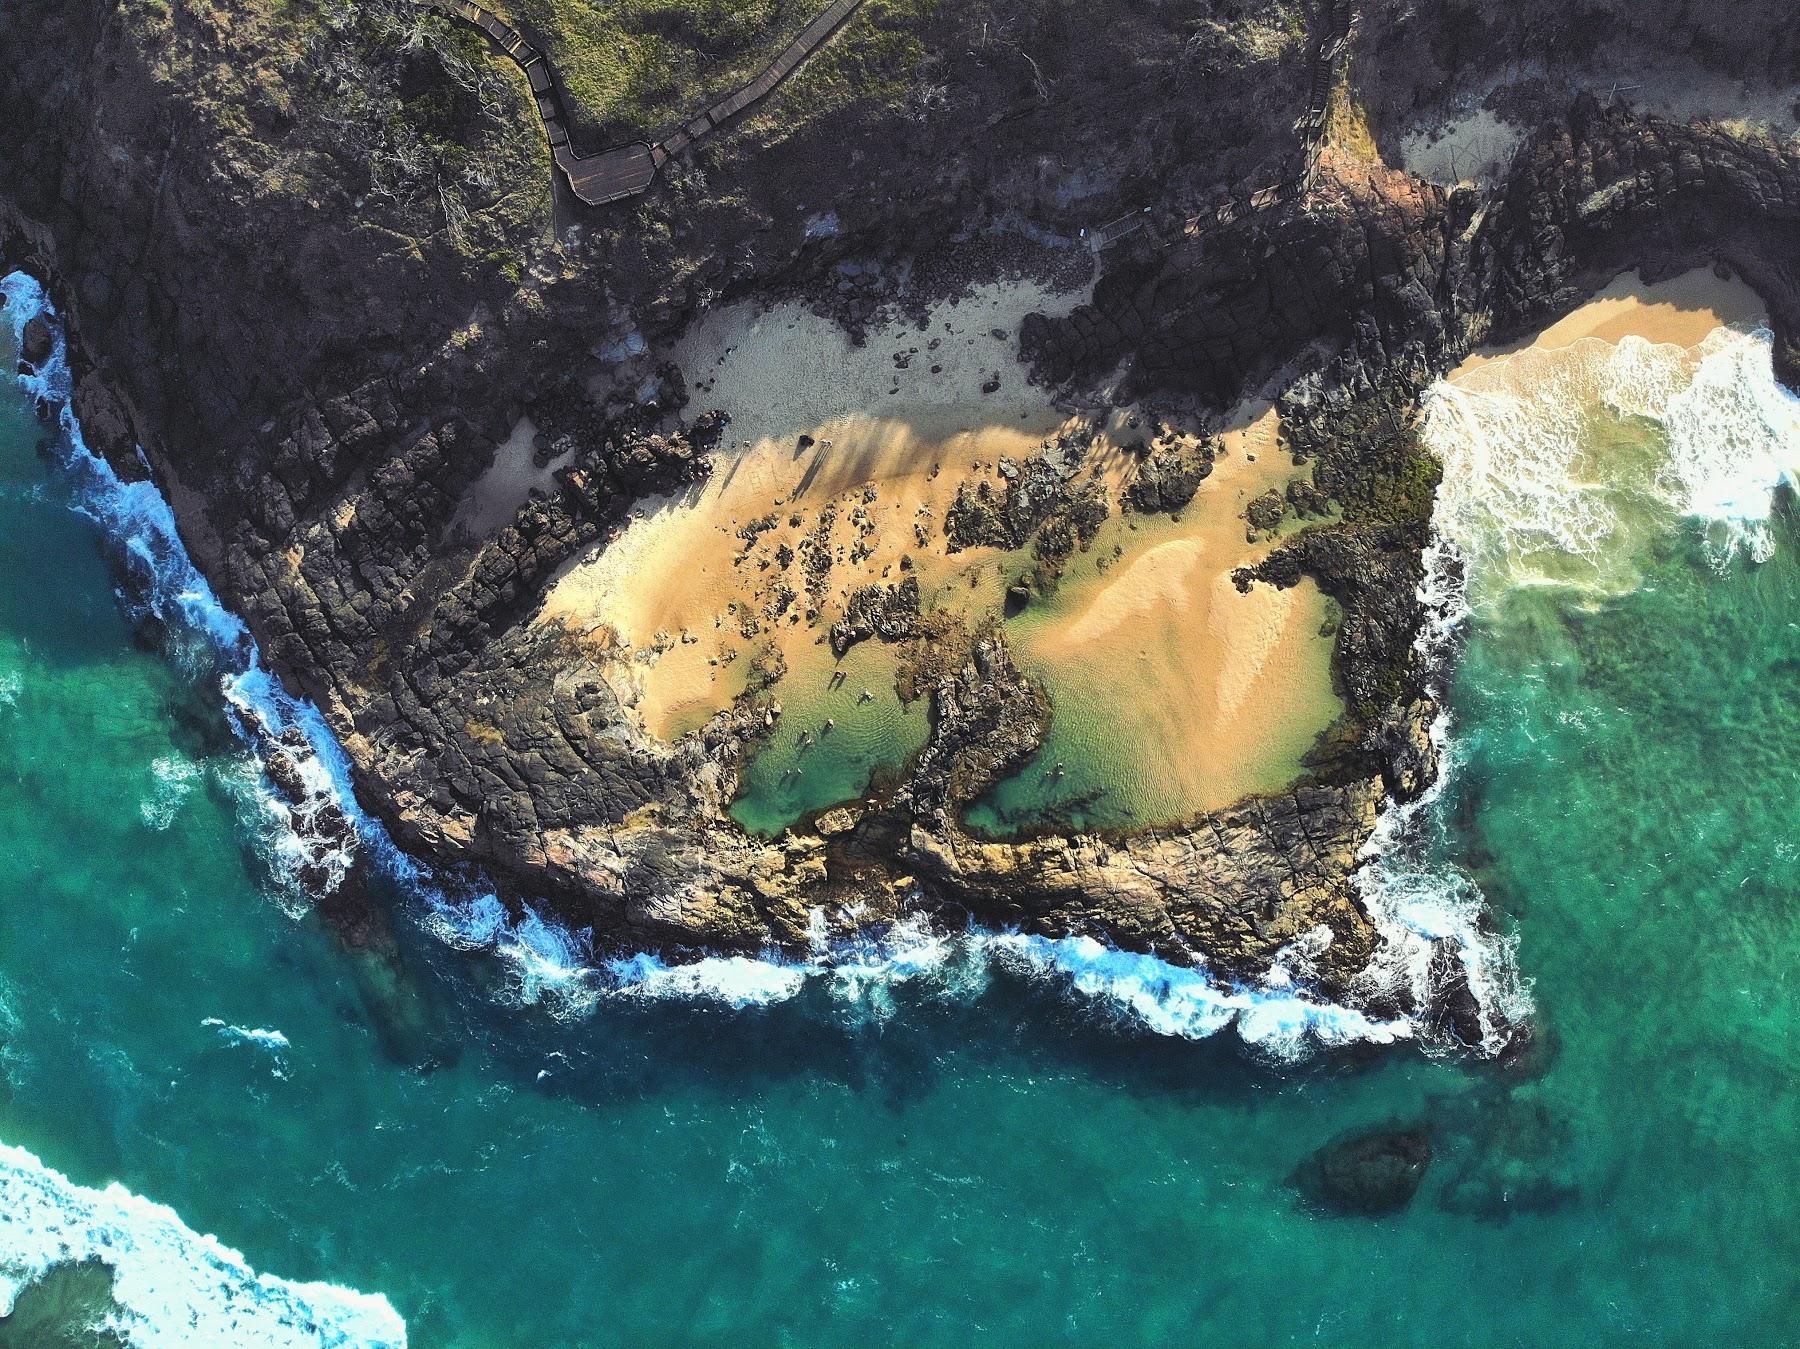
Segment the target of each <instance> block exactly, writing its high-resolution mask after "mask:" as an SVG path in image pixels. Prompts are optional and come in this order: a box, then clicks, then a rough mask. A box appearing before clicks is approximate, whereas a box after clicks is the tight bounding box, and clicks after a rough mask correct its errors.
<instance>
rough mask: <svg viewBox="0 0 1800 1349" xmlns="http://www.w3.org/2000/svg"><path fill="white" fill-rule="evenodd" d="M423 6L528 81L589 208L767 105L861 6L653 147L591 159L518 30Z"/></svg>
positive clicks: (839, 9)
mask: <svg viewBox="0 0 1800 1349" xmlns="http://www.w3.org/2000/svg"><path fill="white" fill-rule="evenodd" d="M420 2H421V3H422V4H424V5H425V6H426V7H427V8H429V9H435V10H439V11H441V12H442V13H445V14H449V15H451V16H452V17H454V18H457V19H461V20H462V21H463V22H464V23H466V24H469V25H471V26H472V27H474V28H477V29H479V30H480V31H481V32H483V33H485V34H486V35H487V36H488V38H490V39H491V40H492V41H493V42H494V44H495V45H496V46H498V47H499V48H500V50H501V51H503V52H505V53H506V55H507V56H509V57H511V58H512V60H513V61H514V63H515V64H517V65H518V67H519V69H520V70H522V71H524V72H525V78H526V79H527V80H529V81H530V82H531V96H532V97H533V98H534V99H535V100H536V101H537V109H538V117H539V118H540V119H541V120H542V121H543V123H544V136H545V138H546V139H547V140H548V141H549V142H550V155H551V158H553V159H554V160H555V161H556V166H557V168H559V169H561V170H562V171H563V174H564V176H565V177H567V178H568V180H569V188H570V190H571V191H573V192H574V194H575V195H576V197H578V198H579V199H580V200H582V201H584V202H586V203H587V204H588V205H590V206H601V205H604V204H605V203H607V202H611V201H618V200H620V199H621V198H624V197H633V196H636V195H637V194H638V193H640V192H642V191H644V190H645V189H646V188H648V187H649V186H650V184H651V183H652V182H654V181H655V180H656V173H657V170H658V169H660V168H662V166H663V165H664V164H666V163H667V162H668V161H669V160H670V159H671V158H673V157H674V156H675V155H678V154H680V153H681V152H682V151H683V150H685V149H687V148H688V147H689V146H690V145H692V144H693V143H694V142H695V141H697V140H699V139H700V138H701V137H702V136H704V135H706V134H707V133H708V132H710V131H713V130H715V129H716V128H718V127H721V126H723V125H724V124H725V123H726V122H729V121H730V120H731V119H732V118H734V117H736V116H737V115H738V114H740V113H742V112H745V111H747V110H749V109H750V108H753V107H755V106H756V104H758V103H760V102H761V101H762V100H763V99H765V98H767V97H768V96H769V95H770V94H771V93H773V92H774V91H775V88H776V86H778V85H779V84H780V83H781V82H782V81H783V80H785V79H786V78H787V77H788V76H789V75H792V74H793V73H794V71H796V70H797V69H799V67H800V65H801V63H802V62H804V61H805V60H806V58H807V57H809V56H811V55H812V54H813V53H814V52H816V51H817V50H818V49H819V48H820V47H822V46H824V45H825V42H826V40H827V39H829V38H830V37H831V35H832V34H833V33H835V32H837V30H838V29H840V28H842V27H843V26H844V25H845V24H846V23H848V22H849V21H850V16H851V15H853V14H854V13H856V11H857V9H858V8H860V7H861V5H862V2H863V0H832V3H831V4H829V5H827V6H826V7H825V9H824V10H823V11H822V12H821V13H819V14H818V15H817V16H815V17H814V19H813V21H812V22H811V23H809V24H807V25H806V27H805V28H803V29H801V30H800V33H799V35H798V36H797V37H795V39H794V40H793V41H792V42H790V43H788V45H787V46H786V47H784V48H783V49H782V51H781V54H780V55H779V56H777V57H776V58H775V59H774V60H773V61H771V62H770V63H769V64H768V66H767V67H765V68H764V70H763V72H762V73H761V74H760V75H758V76H757V77H756V78H755V79H753V80H751V81H750V82H749V83H748V84H746V85H744V87H743V88H741V89H739V90H737V91H736V92H735V93H731V94H727V95H726V96H725V97H724V98H721V99H719V100H718V101H717V102H716V103H713V104H711V105H710V106H708V107H707V108H706V109H705V110H704V111H702V112H701V113H700V114H699V115H698V116H696V117H694V118H691V119H690V120H689V121H688V122H686V123H685V124H683V125H682V126H681V127H680V128H679V129H678V130H676V131H674V132H672V133H670V134H669V135H668V136H666V137H664V138H663V139H662V140H661V141H658V142H657V143H656V144H654V145H652V144H651V143H650V142H648V141H632V142H630V143H628V144H625V145H616V146H614V147H613V148H611V149H610V150H602V151H600V152H599V153H598V154H592V155H583V154H578V153H576V150H575V146H574V144H573V143H572V142H571V141H570V139H569V118H568V112H567V110H566V109H565V108H564V107H563V103H562V95H561V93H560V85H559V84H558V82H557V79H556V74H555V71H554V69H553V68H552V67H551V65H550V61H549V58H548V57H546V56H545V55H544V54H543V53H542V52H541V51H539V50H538V49H537V48H536V47H534V46H532V45H531V44H530V43H529V42H527V41H526V40H525V39H524V38H523V37H521V36H520V35H519V32H518V30H517V29H516V28H514V27H512V25H511V24H509V23H507V22H506V21H505V20H504V19H502V18H500V17H499V16H498V15H497V14H495V13H493V11H491V10H487V9H483V8H482V7H481V6H480V5H477V4H474V3H472V0H420Z"/></svg>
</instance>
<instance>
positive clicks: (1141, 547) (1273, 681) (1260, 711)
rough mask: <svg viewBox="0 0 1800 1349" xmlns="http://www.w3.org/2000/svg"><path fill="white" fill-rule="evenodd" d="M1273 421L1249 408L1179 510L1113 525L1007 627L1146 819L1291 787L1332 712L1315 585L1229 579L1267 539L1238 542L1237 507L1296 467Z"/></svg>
mask: <svg viewBox="0 0 1800 1349" xmlns="http://www.w3.org/2000/svg"><path fill="white" fill-rule="evenodd" d="M1276 430H1277V422H1276V416H1275V412H1274V409H1273V408H1271V407H1268V406H1267V405H1266V404H1263V405H1259V406H1255V407H1251V408H1247V409H1245V411H1244V412H1243V413H1241V414H1240V416H1239V417H1238V418H1237V419H1236V420H1235V422H1234V424H1233V425H1232V426H1231V427H1228V428H1227V430H1226V432H1225V433H1224V436H1223V437H1222V439H1223V440H1224V444H1225V448H1226V454H1225V456H1224V457H1222V458H1221V459H1220V460H1219V461H1218V463H1217V465H1216V466H1215V468H1214V470H1213V473H1212V475H1211V476H1210V477H1209V478H1208V479H1207V480H1206V481H1205V482H1204V483H1203V484H1202V485H1201V488H1200V492H1199V494H1198V495H1197V496H1196V497H1195V499H1194V501H1193V502H1192V503H1191V504H1190V505H1189V506H1188V508H1187V509H1186V510H1184V511H1182V512H1181V513H1180V519H1178V520H1175V519H1170V518H1169V517H1167V516H1158V517H1143V516H1126V517H1122V518H1115V519H1113V520H1110V521H1108V522H1107V525H1106V526H1105V528H1104V529H1103V530H1102V531H1101V534H1100V536H1099V538H1098V539H1096V541H1095V544H1094V547H1093V549H1092V550H1091V552H1090V554H1089V555H1088V557H1087V558H1085V559H1082V560H1080V561H1078V562H1077V564H1076V565H1075V566H1074V567H1072V568H1071V570H1070V573H1069V575H1068V576H1067V577H1066V578H1065V580H1064V582H1063V585H1062V586H1061V587H1060V588H1059V589H1058V592H1057V594H1056V596H1055V597H1054V598H1053V599H1052V600H1051V601H1049V602H1048V603H1047V604H1045V605H1044V606H1043V607H1042V608H1041V609H1039V610H1034V611H1032V612H1029V613H1028V614H1027V615H1026V616H1025V617H1024V618H1023V619H1021V620H1019V621H1017V622H1015V623H1014V624H1013V625H1012V630H1013V632H1014V634H1015V637H1014V641H1015V646H1016V649H1017V651H1018V654H1019V659H1020V662H1021V664H1022V665H1023V667H1024V668H1026V669H1027V670H1029V671H1030V672H1031V673H1033V674H1034V675H1036V676H1037V677H1039V678H1040V679H1042V680H1043V681H1044V683H1045V685H1046V687H1047V688H1048V689H1049V691H1050V696H1051V699H1052V702H1053V704H1054V705H1055V707H1056V709H1057V711H1058V713H1059V714H1060V715H1063V716H1064V717H1068V718H1073V719H1075V720H1077V721H1080V722H1082V723H1085V724H1087V725H1090V726H1093V727H1094V728H1095V735H1094V736H1093V738H1092V742H1091V744H1088V745H1086V746H1084V747H1083V752H1086V753H1090V754H1096V755H1099V756H1101V757H1103V758H1104V759H1108V760H1114V761H1115V762H1116V764H1117V770H1116V772H1115V773H1113V774H1110V776H1116V777H1121V778H1128V779H1129V783H1128V785H1122V786H1121V787H1120V788H1119V790H1122V791H1125V792H1127V793H1128V794H1129V795H1130V796H1131V797H1132V798H1133V804H1134V806H1135V808H1136V809H1137V810H1138V812H1139V814H1140V816H1141V817H1142V818H1145V819H1159V818H1173V817H1176V816H1179V815H1185V814H1192V813H1194V812H1197V811H1203V810H1211V809H1216V808H1218V807H1221V806H1226V805H1229V804H1231V803H1232V802H1233V801H1236V800H1239V799H1241V798H1242V797H1244V796H1245V795H1247V794H1249V793H1251V792H1256V791H1268V790H1274V789H1276V788H1279V787H1282V786H1284V785H1286V784H1287V783H1288V782H1290V781H1292V780H1293V778H1294V777H1295V776H1296V773H1297V763H1298V759H1299V757H1300V755H1301V754H1303V753H1304V752H1305V750H1306V749H1307V748H1308V747H1309V746H1310V745H1311V744H1312V742H1313V741H1314V740H1316V739H1317V738H1318V736H1319V734H1320V733H1321V732H1322V731H1324V730H1325V728H1326V727H1327V726H1328V725H1330V723H1331V722H1332V720H1333V719H1334V718H1335V717H1336V716H1337V715H1338V713H1339V712H1340V711H1341V707H1340V705H1339V703H1338V700H1337V698H1336V697H1335V695H1334V694H1333V693H1332V691H1331V645H1332V644H1331V640H1330V639H1329V638H1328V637H1325V636H1322V635H1321V632H1320V629H1321V627H1322V626H1323V625H1324V623H1325V620H1326V617H1327V611H1328V602H1327V600H1326V599H1325V597H1324V596H1323V595H1322V594H1321V593H1320V592H1319V590H1318V588H1317V587H1316V586H1314V585H1313V584H1312V583H1311V582H1304V583H1302V584H1301V585H1299V586H1296V587H1294V588H1293V589H1291V590H1276V589H1275V588H1273V587H1271V586H1266V585H1257V586H1252V587H1251V588H1250V590H1249V591H1247V592H1240V591H1239V590H1238V589H1237V587H1236V586H1235V585H1234V584H1233V583H1232V580H1231V574H1232V572H1233V571H1235V570H1236V569H1237V568H1239V567H1242V566H1246V565H1249V564H1251V563H1254V562H1256V561H1258V560H1259V559H1261V558H1262V557H1264V556H1266V555H1267V553H1268V552H1269V551H1270V550H1271V549H1272V548H1273V547H1275V546H1276V544H1275V542H1274V541H1264V542H1260V543H1254V544H1253V543H1249V542H1247V541H1246V536H1245V524H1244V519H1243V515H1244V510H1245V508H1246V507H1247V506H1248V505H1249V503H1250V502H1251V500H1253V499H1254V498H1255V497H1257V496H1260V495H1261V494H1262V493H1264V492H1266V491H1269V490H1271V489H1274V490H1281V489H1283V488H1285V486H1286V484H1287V483H1288V482H1289V481H1290V480H1291V479H1292V478H1294V477H1295V476H1296V475H1297V473H1296V470H1295V468H1294V466H1293V463H1292V461H1291V460H1290V459H1289V458H1288V456H1287V455H1285V454H1283V453H1281V452H1280V451H1278V450H1277V448H1276V443H1275V436H1276ZM1114 547H1119V548H1121V549H1122V552H1121V554H1120V555H1119V558H1118V560H1117V561H1116V562H1114V563H1113V564H1112V565H1111V566H1108V567H1105V568H1104V569H1102V567H1101V565H1100V564H1101V563H1103V562H1104V561H1105V559H1106V558H1107V557H1108V556H1110V555H1111V553H1112V549H1113V548H1114ZM1084 739H1086V737H1084Z"/></svg>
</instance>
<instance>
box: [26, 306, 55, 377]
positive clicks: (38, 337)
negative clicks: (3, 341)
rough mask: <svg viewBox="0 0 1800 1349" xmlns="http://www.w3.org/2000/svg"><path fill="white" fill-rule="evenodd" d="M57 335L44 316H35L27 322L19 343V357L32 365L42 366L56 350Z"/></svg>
mask: <svg viewBox="0 0 1800 1349" xmlns="http://www.w3.org/2000/svg"><path fill="white" fill-rule="evenodd" d="M55 345H56V333H55V331H54V330H53V329H52V328H51V327H50V321H49V320H48V319H46V318H45V317H44V316H43V315H42V314H33V315H32V316H31V317H30V318H29V319H27V320H26V322H25V333H24V337H23V339H22V340H21V341H20V343H19V355H20V356H22V357H24V359H25V360H27V361H29V362H30V363H31V364H32V365H42V364H43V363H44V362H45V361H47V360H49V359H50V353H51V352H52V351H53V350H54V349H55Z"/></svg>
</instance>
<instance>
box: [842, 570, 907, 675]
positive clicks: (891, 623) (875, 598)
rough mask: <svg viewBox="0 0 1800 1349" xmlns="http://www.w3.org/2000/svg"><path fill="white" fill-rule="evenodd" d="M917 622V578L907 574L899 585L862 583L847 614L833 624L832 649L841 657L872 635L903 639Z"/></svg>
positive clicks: (851, 597)
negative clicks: (863, 584)
mask: <svg viewBox="0 0 1800 1349" xmlns="http://www.w3.org/2000/svg"><path fill="white" fill-rule="evenodd" d="M918 624H919V578H918V577H916V576H908V577H906V578H905V579H903V580H902V581H901V582H900V583H899V584H898V585H891V586H883V585H866V586H860V587H858V588H857V590H856V592H855V593H854V594H852V595H851V596H850V603H849V605H848V607H847V608H846V610H845V613H844V616H843V617H842V618H840V619H839V620H838V621H837V622H836V623H833V624H832V625H831V649H832V651H833V652H835V653H836V654H837V655H838V656H840V657H841V656H842V655H843V654H844V653H845V652H846V651H848V650H849V649H850V648H851V647H853V646H855V645H856V644H857V643H858V642H861V641H864V640H866V639H868V638H870V637H879V638H881V640H882V641H884V642H898V641H904V640H905V639H906V638H908V637H911V636H912V635H913V633H914V632H916V631H917V630H918Z"/></svg>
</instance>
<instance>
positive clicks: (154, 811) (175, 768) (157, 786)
mask: <svg viewBox="0 0 1800 1349" xmlns="http://www.w3.org/2000/svg"><path fill="white" fill-rule="evenodd" d="M200 775H201V768H200V765H199V764H197V763H194V762H192V761H191V760H189V759H184V758H183V757H182V756H181V755H179V754H162V755H158V756H157V758H156V760H155V761H154V762H153V763H152V764H151V765H150V777H151V787H150V794H149V795H148V796H146V797H145V798H144V799H143V800H142V801H140V802H139V803H138V812H139V813H140V814H141V815H142V816H143V817H144V823H145V825H146V826H148V827H149V828H151V829H155V830H158V831H161V830H164V829H167V828H168V827H169V826H170V825H171V824H173V823H175V816H176V815H177V814H178V813H180V810H181V807H182V804H183V803H184V802H185V801H186V800H187V799H188V794H189V793H190V792H192V791H193V790H194V783H195V782H196V781H198V780H199V778H200Z"/></svg>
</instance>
